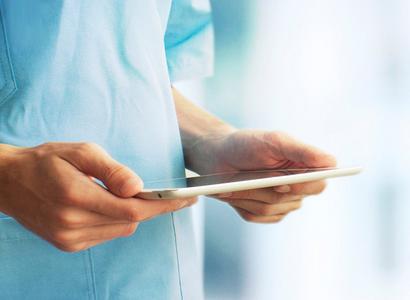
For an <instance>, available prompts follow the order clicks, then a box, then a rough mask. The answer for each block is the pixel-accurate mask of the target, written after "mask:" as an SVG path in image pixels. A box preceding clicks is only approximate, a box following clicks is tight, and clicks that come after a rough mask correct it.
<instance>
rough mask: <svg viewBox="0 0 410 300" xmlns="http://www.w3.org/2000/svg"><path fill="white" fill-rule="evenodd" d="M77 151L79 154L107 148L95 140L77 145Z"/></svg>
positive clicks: (102, 150) (101, 150)
mask: <svg viewBox="0 0 410 300" xmlns="http://www.w3.org/2000/svg"><path fill="white" fill-rule="evenodd" d="M77 151H78V153H79V154H84V153H96V152H105V150H104V149H103V148H102V147H101V146H100V145H98V144H97V143H93V142H83V143H79V144H78V146H77Z"/></svg>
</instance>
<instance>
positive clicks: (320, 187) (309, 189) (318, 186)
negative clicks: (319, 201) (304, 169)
mask: <svg viewBox="0 0 410 300" xmlns="http://www.w3.org/2000/svg"><path fill="white" fill-rule="evenodd" d="M325 188H326V181H324V180H319V181H311V182H305V183H296V184H292V185H291V186H290V192H289V193H290V194H295V195H317V194H320V193H321V192H323V191H324V189H325Z"/></svg>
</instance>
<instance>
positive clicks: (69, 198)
mask: <svg viewBox="0 0 410 300" xmlns="http://www.w3.org/2000/svg"><path fill="white" fill-rule="evenodd" d="M59 194H60V195H59V198H60V199H61V201H62V202H63V203H66V204H69V205H77V204H78V201H79V197H78V191H77V188H76V185H75V183H74V182H70V181H69V182H65V183H64V184H62V185H61V187H60V191H59Z"/></svg>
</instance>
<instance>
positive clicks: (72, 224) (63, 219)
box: [56, 210, 80, 229]
mask: <svg viewBox="0 0 410 300" xmlns="http://www.w3.org/2000/svg"><path fill="white" fill-rule="evenodd" d="M56 223H57V224H58V225H59V226H61V227H63V228H70V229H72V228H76V227H78V225H79V224H80V222H79V220H78V218H77V217H76V215H75V214H73V213H71V212H67V211H65V210H60V211H59V212H58V213H57V214H56Z"/></svg>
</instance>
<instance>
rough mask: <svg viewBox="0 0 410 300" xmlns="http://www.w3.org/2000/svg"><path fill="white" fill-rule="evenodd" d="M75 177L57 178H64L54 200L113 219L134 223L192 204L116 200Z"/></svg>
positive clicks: (192, 201)
mask: <svg viewBox="0 0 410 300" xmlns="http://www.w3.org/2000/svg"><path fill="white" fill-rule="evenodd" d="M77 175H78V174H74V175H73V174H69V172H66V173H65V174H62V175H61V176H66V178H61V180H62V181H63V182H65V184H63V185H62V187H61V190H60V191H58V193H57V195H56V197H59V198H58V199H57V200H59V201H60V203H61V204H63V205H65V206H73V207H77V208H81V209H84V210H89V211H93V212H96V213H99V214H103V215H105V216H108V217H111V218H115V219H120V220H128V221H135V222H137V221H141V220H143V219H146V218H148V217H153V216H155V215H157V214H161V213H166V212H170V211H174V210H178V209H181V208H182V207H185V206H188V205H192V204H193V203H194V201H195V199H192V198H187V199H178V200H142V199H139V198H119V197H117V196H115V195H114V194H112V193H110V192H109V191H107V190H106V189H104V188H103V187H101V186H100V185H98V184H96V183H94V182H92V181H90V180H89V179H88V178H86V180H73V179H72V178H74V177H76V176H77ZM70 180H71V182H70ZM68 182H70V183H68Z"/></svg>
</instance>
